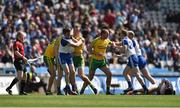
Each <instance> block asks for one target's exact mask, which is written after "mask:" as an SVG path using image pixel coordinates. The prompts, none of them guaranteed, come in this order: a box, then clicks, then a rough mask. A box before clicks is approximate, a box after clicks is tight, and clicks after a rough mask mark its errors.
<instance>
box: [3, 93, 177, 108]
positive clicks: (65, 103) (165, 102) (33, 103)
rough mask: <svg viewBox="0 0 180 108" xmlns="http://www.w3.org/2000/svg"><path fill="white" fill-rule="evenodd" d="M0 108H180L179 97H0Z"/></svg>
mask: <svg viewBox="0 0 180 108" xmlns="http://www.w3.org/2000/svg"><path fill="white" fill-rule="evenodd" d="M0 107H77V108H78V107H180V95H176V96H155V95H154V96H152V95H146V96H145V95H139V96H137V95H136V96H135V95H134V96H130V95H126V96H125V95H113V96H107V95H79V96H56V95H53V96H45V95H35V94H33V95H28V96H17V95H14V96H9V95H1V96H0Z"/></svg>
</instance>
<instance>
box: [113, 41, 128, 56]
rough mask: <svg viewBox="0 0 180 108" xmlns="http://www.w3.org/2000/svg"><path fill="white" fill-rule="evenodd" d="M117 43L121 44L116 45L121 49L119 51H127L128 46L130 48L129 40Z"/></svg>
mask: <svg viewBox="0 0 180 108" xmlns="http://www.w3.org/2000/svg"><path fill="white" fill-rule="evenodd" d="M117 44H118V45H120V46H116V47H117V48H118V49H119V52H120V53H125V51H126V50H127V48H128V42H127V40H123V41H122V42H120V43H117Z"/></svg>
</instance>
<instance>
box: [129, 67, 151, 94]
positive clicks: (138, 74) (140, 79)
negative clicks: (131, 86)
mask: <svg viewBox="0 0 180 108" xmlns="http://www.w3.org/2000/svg"><path fill="white" fill-rule="evenodd" d="M132 72H134V75H135V76H136V78H137V80H138V82H139V83H140V84H141V86H142V87H143V89H144V93H145V94H147V93H148V88H147V87H146V85H145V83H144V80H143V78H142V76H141V73H140V71H139V68H137V67H134V68H132Z"/></svg>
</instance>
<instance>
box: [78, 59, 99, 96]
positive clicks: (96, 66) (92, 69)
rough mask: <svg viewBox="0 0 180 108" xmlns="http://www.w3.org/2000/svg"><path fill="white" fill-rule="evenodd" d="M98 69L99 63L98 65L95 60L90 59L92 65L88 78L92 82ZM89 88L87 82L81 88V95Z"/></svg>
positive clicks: (90, 65)
mask: <svg viewBox="0 0 180 108" xmlns="http://www.w3.org/2000/svg"><path fill="white" fill-rule="evenodd" d="M97 68H98V63H96V61H94V60H93V59H90V63H89V75H88V78H89V80H90V81H91V80H92V79H93V77H94V75H95V71H96V69H97ZM87 86H88V83H87V82H84V83H83V86H82V88H81V91H80V94H83V93H84V91H85V89H86V87H87Z"/></svg>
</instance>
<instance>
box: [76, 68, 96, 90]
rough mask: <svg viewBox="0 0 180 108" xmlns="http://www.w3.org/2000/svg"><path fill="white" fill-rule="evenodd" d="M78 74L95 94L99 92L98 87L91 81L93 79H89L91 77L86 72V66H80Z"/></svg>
mask: <svg viewBox="0 0 180 108" xmlns="http://www.w3.org/2000/svg"><path fill="white" fill-rule="evenodd" d="M78 75H79V77H80V78H81V79H82V80H83V81H84V82H85V83H86V84H88V85H89V86H90V87H91V89H92V90H93V92H94V94H97V89H96V88H95V87H94V85H93V84H92V83H91V81H90V80H89V78H88V77H87V76H86V75H85V74H84V68H83V67H79V68H78Z"/></svg>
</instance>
